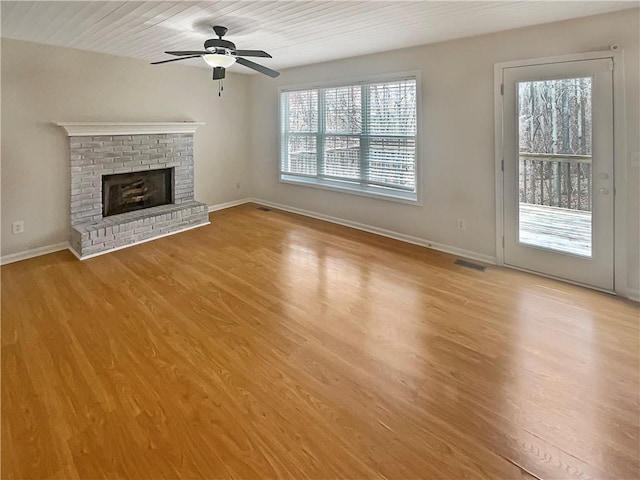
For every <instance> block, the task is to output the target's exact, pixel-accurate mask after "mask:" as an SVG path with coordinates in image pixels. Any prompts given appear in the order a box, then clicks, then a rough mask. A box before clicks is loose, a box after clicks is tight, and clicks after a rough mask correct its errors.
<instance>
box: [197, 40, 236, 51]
mask: <svg viewBox="0 0 640 480" xmlns="http://www.w3.org/2000/svg"><path fill="white" fill-rule="evenodd" d="M218 48H227V49H229V50H235V49H236V44H235V43H233V42H230V41H228V40H222V39H221V38H210V39H209V40H207V41H206V42H204V49H205V50H207V51H210V52H211V51H215V50H216V49H218Z"/></svg>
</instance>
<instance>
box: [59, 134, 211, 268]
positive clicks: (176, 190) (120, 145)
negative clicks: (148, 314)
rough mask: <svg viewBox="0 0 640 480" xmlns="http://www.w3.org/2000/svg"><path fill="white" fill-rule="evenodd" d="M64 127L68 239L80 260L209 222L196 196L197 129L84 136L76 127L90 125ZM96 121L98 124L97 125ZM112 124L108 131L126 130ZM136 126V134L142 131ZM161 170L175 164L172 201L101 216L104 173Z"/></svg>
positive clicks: (205, 210)
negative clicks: (68, 189)
mask: <svg viewBox="0 0 640 480" xmlns="http://www.w3.org/2000/svg"><path fill="white" fill-rule="evenodd" d="M61 125H62V126H63V127H64V128H65V129H67V131H68V132H69V133H70V135H71V136H70V137H69V152H70V159H71V208H70V217H71V233H70V239H69V242H70V245H71V248H72V250H73V251H74V253H75V254H76V255H77V256H78V257H79V258H81V259H84V258H87V257H89V256H94V255H97V254H101V253H106V252H108V251H110V250H113V249H118V248H122V247H125V246H129V245H133V244H135V243H139V242H142V241H147V240H150V239H152V238H155V237H159V236H165V235H168V234H171V233H177V232H178V231H181V230H186V229H188V228H194V227H197V226H202V225H207V224H208V223H209V219H208V208H207V205H206V204H204V203H201V202H197V201H195V200H194V191H193V130H195V129H193V130H192V131H191V132H187V133H153V134H137V133H133V134H131V135H118V134H115V135H91V134H89V133H91V132H96V131H100V130H99V129H96V128H94V129H86V132H87V134H85V132H84V131H82V129H81V130H80V132H79V134H78V129H77V128H73V126H76V125H86V124H61ZM69 125H72V127H69ZM92 125H93V126H94V127H96V125H95V124H92ZM107 125H108V126H109V127H110V128H107V129H104V130H105V131H112V132H118V131H120V130H123V131H126V130H125V129H124V128H122V127H118V126H116V125H115V124H107ZM123 125H125V126H126V125H129V126H131V125H133V124H123ZM151 125H153V127H154V130H155V131H158V130H159V129H162V125H159V124H151ZM167 125H168V126H169V125H174V124H167ZM179 125H180V126H182V125H181V124H179ZM135 126H140V125H137V124H136V125H135ZM116 127H118V128H116ZM167 129H169V127H167ZM132 130H133V132H136V130H138V129H137V128H133V129H132ZM181 130H182V128H177V131H178V132H180V131H181ZM160 168H172V169H173V171H174V174H173V178H174V185H173V203H171V204H168V205H160V206H156V207H152V208H146V209H142V210H136V211H133V212H127V213H122V214H119V215H111V216H108V217H103V216H102V212H103V205H102V176H103V175H111V174H116V173H131V172H137V171H143V170H152V169H160Z"/></svg>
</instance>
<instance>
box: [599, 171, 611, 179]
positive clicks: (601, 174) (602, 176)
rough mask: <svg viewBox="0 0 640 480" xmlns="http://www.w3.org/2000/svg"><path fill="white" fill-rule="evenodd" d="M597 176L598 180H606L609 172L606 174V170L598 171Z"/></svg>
mask: <svg viewBox="0 0 640 480" xmlns="http://www.w3.org/2000/svg"><path fill="white" fill-rule="evenodd" d="M598 178H599V179H600V180H607V179H608V178H609V174H608V173H606V172H600V173H599V174H598Z"/></svg>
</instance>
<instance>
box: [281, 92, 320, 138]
mask: <svg viewBox="0 0 640 480" xmlns="http://www.w3.org/2000/svg"><path fill="white" fill-rule="evenodd" d="M284 95H286V97H287V101H288V104H289V110H288V112H286V115H287V118H288V122H287V123H286V124H285V126H286V127H288V131H289V132H317V131H318V91H317V90H304V91H300V92H287V93H285V94H284Z"/></svg>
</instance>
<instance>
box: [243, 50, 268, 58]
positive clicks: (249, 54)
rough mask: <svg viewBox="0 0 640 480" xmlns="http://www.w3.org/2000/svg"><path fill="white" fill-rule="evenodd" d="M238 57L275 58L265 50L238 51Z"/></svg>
mask: <svg viewBox="0 0 640 480" xmlns="http://www.w3.org/2000/svg"><path fill="white" fill-rule="evenodd" d="M236 55H238V56H240V57H266V58H273V57H272V56H271V55H269V54H268V53H267V52H265V51H263V50H236Z"/></svg>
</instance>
